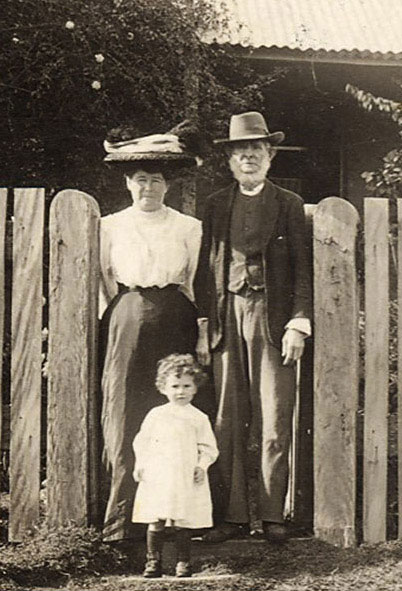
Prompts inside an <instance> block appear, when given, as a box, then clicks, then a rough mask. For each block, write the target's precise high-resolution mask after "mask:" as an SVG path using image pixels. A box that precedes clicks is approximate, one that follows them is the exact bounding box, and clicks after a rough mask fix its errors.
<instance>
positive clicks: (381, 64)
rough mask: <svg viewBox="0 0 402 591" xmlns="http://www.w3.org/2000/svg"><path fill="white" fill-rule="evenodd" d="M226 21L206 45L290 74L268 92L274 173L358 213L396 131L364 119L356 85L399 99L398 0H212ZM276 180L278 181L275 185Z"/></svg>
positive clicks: (401, 23) (309, 194)
mask: <svg viewBox="0 0 402 591" xmlns="http://www.w3.org/2000/svg"><path fill="white" fill-rule="evenodd" d="M214 1H216V3H217V4H216V5H217V8H218V11H219V13H220V15H221V16H222V18H221V19H220V20H219V21H218V22H216V23H214V26H212V27H211V28H210V29H209V30H208V31H206V32H205V33H204V34H203V39H204V41H205V42H207V43H210V44H218V45H220V46H222V47H224V48H225V49H226V50H227V51H229V52H233V53H235V54H237V55H238V56H241V57H242V58H243V59H245V60H249V61H250V62H253V65H255V66H256V67H257V70H258V71H261V72H263V73H267V72H271V71H273V69H274V68H279V69H281V68H282V69H283V68H285V70H286V75H284V77H283V78H282V79H281V80H279V82H277V83H275V84H274V85H272V86H269V87H268V88H267V90H266V92H265V104H266V108H265V114H266V115H267V118H268V121H269V125H270V128H272V129H273V130H274V131H275V130H278V129H283V130H284V131H285V133H286V136H287V137H286V140H285V144H284V149H283V150H282V151H281V152H280V153H279V155H278V156H277V158H276V160H275V162H274V165H273V169H272V175H273V176H275V177H277V178H278V182H280V183H282V184H283V185H285V186H288V187H289V188H293V189H295V190H296V191H298V192H300V193H301V194H302V196H303V197H304V198H305V200H306V201H307V202H310V203H316V202H317V201H319V200H320V199H322V198H323V197H326V196H329V195H340V196H342V197H345V198H347V199H349V200H350V201H351V202H352V203H354V204H355V205H356V206H357V207H359V208H360V206H361V204H362V199H363V197H364V196H365V195H367V189H366V187H365V183H364V181H363V179H362V178H361V173H362V172H364V171H366V170H374V169H376V168H377V167H378V166H379V165H380V164H381V158H382V157H383V156H384V155H385V154H386V153H387V152H388V151H389V150H390V149H391V148H392V147H395V146H396V145H398V142H399V141H400V138H399V136H398V129H397V127H396V126H394V125H392V124H391V123H389V121H388V120H387V119H385V118H383V117H381V116H380V115H378V116H377V115H375V114H372V113H370V114H368V113H367V112H366V111H364V110H363V109H361V108H360V107H358V106H357V104H356V102H355V101H354V99H352V98H351V97H350V96H349V95H348V94H347V93H346V92H345V87H346V85H347V84H352V85H354V86H357V87H359V88H361V89H363V90H365V91H369V92H371V93H373V94H374V95H379V96H383V97H387V98H392V99H394V100H398V96H400V92H401V87H400V85H401V84H402V35H401V31H402V2H400V1H398V0H214ZM279 179H280V180H279Z"/></svg>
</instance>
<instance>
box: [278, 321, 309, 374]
mask: <svg viewBox="0 0 402 591" xmlns="http://www.w3.org/2000/svg"><path fill="white" fill-rule="evenodd" d="M305 336H306V335H305V334H304V333H302V332H300V331H299V330H296V329H295V328H288V329H286V331H285V334H284V335H283V339H282V357H284V360H283V365H291V364H292V363H294V362H295V361H299V359H300V358H301V356H302V355H303V351H304V339H305Z"/></svg>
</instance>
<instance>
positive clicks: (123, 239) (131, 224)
mask: <svg viewBox="0 0 402 591" xmlns="http://www.w3.org/2000/svg"><path fill="white" fill-rule="evenodd" d="M122 131H123V135H122V136H120V137H119V136H117V137H116V135H114V137H113V141H106V142H105V149H106V151H107V152H108V155H107V156H106V158H105V161H107V162H109V163H111V164H112V165H115V166H119V167H120V168H122V169H123V173H124V175H125V179H126V184H127V189H128V190H129V192H130V194H131V197H132V201H133V204H132V206H131V207H128V208H126V209H124V210H122V211H120V212H118V213H115V214H112V215H109V216H106V217H104V218H102V220H101V271H102V273H101V276H102V279H101V294H100V305H101V312H103V311H104V310H106V312H105V313H104V315H103V320H102V323H103V325H104V326H105V325H106V327H107V330H106V334H107V336H106V337H105V339H106V352H105V360H104V366H103V374H102V394H103V405H102V430H103V437H104V453H103V458H104V463H105V466H106V469H107V471H108V473H109V475H110V479H111V486H110V494H109V499H108V503H107V508H106V514H105V522H104V540H105V541H116V540H122V539H125V538H130V537H133V536H134V535H135V532H134V531H133V527H134V526H133V524H132V523H131V515H132V509H133V499H134V494H135V490H136V485H135V483H134V479H133V464H134V457H133V452H132V441H133V439H134V436H135V435H136V434H137V432H138V431H139V428H140V425H141V423H142V421H143V419H144V417H145V415H146V414H147V413H148V412H149V411H150V410H151V408H153V407H154V406H157V405H159V404H161V403H162V402H163V399H162V397H161V396H160V394H158V392H157V391H156V389H155V386H154V382H155V371H156V364H157V361H158V360H159V359H161V358H163V357H166V356H167V355H169V354H171V353H191V352H193V351H194V349H195V344H196V338H197V323H196V311H195V308H194V305H193V303H192V302H193V300H194V295H193V286H192V283H193V278H194V274H195V270H196V265H197V260H198V252H199V247H200V242H201V224H200V222H199V221H198V220H196V219H195V218H192V217H190V216H187V215H184V214H182V213H179V212H178V211H175V210H173V209H171V208H169V207H167V206H165V205H164V203H163V201H164V197H165V194H166V191H167V188H168V185H167V178H168V177H171V176H172V175H174V174H175V173H177V171H178V170H180V169H182V168H183V167H187V166H192V165H194V164H195V163H196V158H195V156H194V155H192V154H190V153H189V152H187V151H186V149H185V147H184V146H183V143H181V142H180V141H179V138H178V136H177V135H174V134H163V135H162V134H160V135H152V136H147V137H143V138H137V139H127V137H125V136H124V130H122ZM122 137H124V139H122ZM137 527H138V526H137Z"/></svg>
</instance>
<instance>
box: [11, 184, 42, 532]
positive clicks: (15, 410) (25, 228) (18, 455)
mask: <svg viewBox="0 0 402 591" xmlns="http://www.w3.org/2000/svg"><path fill="white" fill-rule="evenodd" d="M44 203H45V194H44V190H43V189H16V190H15V193H14V233H13V282H12V314H11V441H10V445H11V447H10V459H11V461H10V520H9V540H10V541H13V542H17V541H20V540H21V539H22V537H23V535H24V533H26V532H27V531H28V530H30V529H31V528H32V526H33V525H34V524H35V522H37V520H38V518H39V490H40V415H41V365H42V359H41V355H42V298H43V219H44Z"/></svg>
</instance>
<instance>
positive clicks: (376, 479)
mask: <svg viewBox="0 0 402 591" xmlns="http://www.w3.org/2000/svg"><path fill="white" fill-rule="evenodd" d="M10 196H11V192H10V194H9V195H8V191H7V190H5V189H3V190H0V350H1V351H2V350H3V342H2V341H3V335H4V322H5V319H6V318H8V317H9V315H10V314H11V372H10V373H11V387H10V392H9V395H10V408H11V411H10V462H9V466H10V468H9V477H10V516H9V539H10V541H18V540H21V538H22V537H23V535H24V534H25V533H26V532H27V531H29V530H30V529H31V528H32V527H33V526H34V525H35V524H36V523H37V522H38V519H39V516H40V507H41V501H40V496H41V495H40V493H41V474H42V475H43V472H44V467H43V464H44V461H43V458H41V450H42V449H43V445H42V446H41V433H43V431H44V430H46V450H47V453H46V462H45V464H46V489H45V490H46V515H47V520H48V522H49V523H50V524H51V525H52V526H56V527H57V526H61V525H63V524H64V523H66V522H67V521H74V522H76V523H80V524H90V523H96V522H97V519H98V505H99V503H98V490H99V487H98V484H99V477H98V464H99V449H98V445H99V443H98V440H99V433H98V416H99V409H98V408H97V398H98V395H97V389H98V376H97V372H96V367H97V362H96V348H97V289H98V277H99V261H98V248H99V231H98V228H99V217H100V214H99V208H98V205H97V203H96V201H95V200H94V199H93V198H92V197H90V196H88V195H86V194H84V193H80V192H77V191H70V190H66V191H62V192H60V193H59V194H58V195H57V196H56V197H55V198H54V199H53V201H52V204H51V207H50V219H49V276H48V285H45V289H43V287H44V285H43V283H44V281H43V277H44V264H43V250H44V247H43V245H44V239H45V238H46V231H45V223H44V219H45V215H44V212H45V198H44V190H43V189H15V190H14V192H13V204H14V210H13V222H12V228H13V231H12V233H13V238H12V286H11V289H12V298H11V301H12V305H11V311H10V310H8V309H6V305H5V295H4V294H5V289H4V285H5V266H4V259H5V256H4V247H5V228H6V223H5V222H6V210H7V197H10ZM306 212H307V215H308V219H309V222H310V226H311V228H312V230H311V235H310V236H309V237H308V243H307V244H306V248H311V245H312V255H311V263H312V267H313V277H314V309H315V313H314V347H312V346H311V345H309V346H308V347H307V351H306V356H305V359H304V361H303V363H302V366H301V368H300V393H299V397H298V402H297V406H296V413H295V430H294V431H295V435H294V442H293V469H292V480H291V495H290V496H291V503H290V504H291V507H292V513H293V515H294V516H295V519H297V518H298V517H299V518H300V517H301V521H303V515H304V518H306V515H307V516H308V515H311V518H312V521H313V525H314V532H315V535H316V536H317V537H319V538H321V539H323V540H326V541H329V542H332V543H335V544H338V545H342V546H352V545H354V544H355V543H356V540H357V537H358V534H357V518H356V511H357V492H356V491H357V490H358V488H359V487H360V488H361V489H362V495H363V516H362V539H363V540H364V541H367V542H370V543H372V542H378V541H382V540H385V539H386V518H387V490H386V482H387V440H388V439H387V414H388V371H389V370H388V317H389V311H388V310H389V288H388V285H389V276H388V273H389V271H388V250H389V248H388V242H389V241H388V234H389V226H388V224H389V222H388V201H387V200H385V199H374V198H368V199H366V200H365V212H364V233H365V294H364V296H365V297H364V301H365V313H366V322H365V393H364V398H365V400H364V450H363V454H364V455H363V468H364V469H363V483H360V482H359V481H358V477H357V472H358V471H357V466H356V463H357V462H356V458H357V453H356V450H357V411H358V400H359V331H358V323H359V301H360V300H359V293H358V283H357V272H356V237H357V231H358V223H359V215H358V213H357V211H356V209H355V208H354V207H353V206H352V205H351V204H350V203H349V202H347V201H345V200H343V199H340V198H337V197H330V198H326V199H324V200H322V201H321V202H320V203H319V204H318V205H317V206H312V205H308V206H306ZM398 229H399V231H402V207H401V205H400V204H398ZM45 250H46V249H45ZM398 255H399V256H398V261H399V263H398V265H399V273H398V294H399V296H398V297H399V299H401V298H402V268H401V267H402V240H400V241H399V246H398ZM44 293H45V296H46V297H47V298H48V326H47V327H46V328H48V349H47V364H46V369H47V376H48V377H47V396H46V400H47V401H46V404H47V417H46V420H45V418H44V413H43V381H42V380H43V375H42V374H43V329H44V316H43V314H44V309H45V308H44V305H43V304H44V295H43V294H44ZM46 323H47V319H46ZM398 331H399V333H398V334H399V342H402V320H400V321H399V325H398ZM1 361H2V357H1V356H0V364H1ZM399 361H400V366H401V363H402V348H400V350H399ZM400 374H401V375H400V377H399V386H400V391H401V392H402V383H401V381H402V371H401V372H400ZM1 376H2V372H1V367H0V380H1ZM0 390H1V392H2V396H3V398H2V403H3V415H2V416H5V412H4V409H5V407H6V406H8V401H6V398H5V388H3V389H1V381H0ZM313 409H314V410H313ZM2 427H3V423H0V430H1V431H2V433H1V435H2V437H1V440H2V441H3V442H4V440H5V433H4V429H3V428H2ZM42 439H43V437H42ZM398 449H399V463H398V465H399V491H400V492H399V535H400V537H402V476H401V474H402V463H401V462H402V411H401V409H399V447H398ZM313 458H314V461H313ZM42 486H43V485H42Z"/></svg>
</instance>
